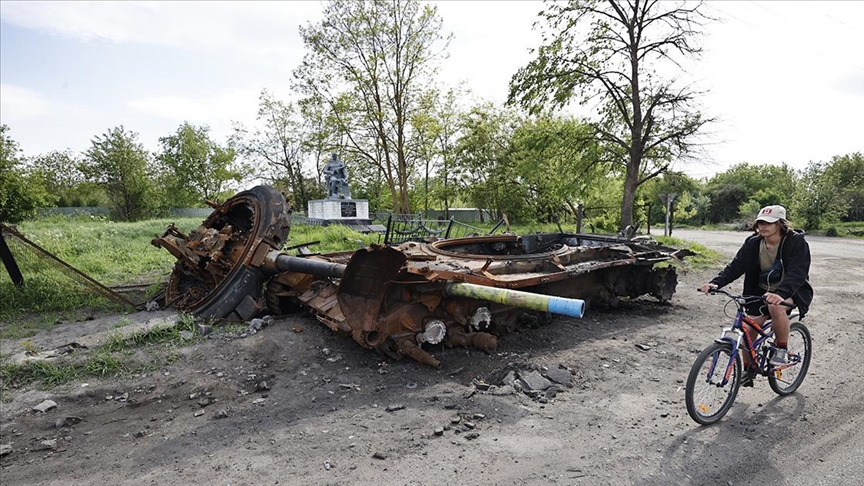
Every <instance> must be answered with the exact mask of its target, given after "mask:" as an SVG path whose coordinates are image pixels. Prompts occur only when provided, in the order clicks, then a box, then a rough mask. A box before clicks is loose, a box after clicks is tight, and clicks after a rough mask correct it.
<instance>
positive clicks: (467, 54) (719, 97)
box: [0, 0, 864, 177]
mask: <svg viewBox="0 0 864 486" xmlns="http://www.w3.org/2000/svg"><path fill="white" fill-rule="evenodd" d="M436 5H437V6H438V9H439V10H438V11H439V14H440V15H441V17H442V19H443V31H444V33H445V34H447V33H452V34H453V40H452V41H451V43H450V46H449V49H448V52H449V57H448V58H447V59H445V60H443V61H442V62H441V66H440V73H439V81H440V82H441V83H442V84H443V85H450V86H455V85H456V84H457V83H460V82H464V83H465V84H466V86H467V87H468V88H470V89H471V91H472V92H473V94H474V96H475V99H477V100H480V99H482V100H488V101H492V102H503V101H504V100H505V99H506V96H507V91H508V90H507V88H508V83H509V80H510V78H511V76H512V75H513V74H514V73H515V72H516V70H517V69H519V68H520V67H522V66H524V65H525V64H527V63H528V62H529V61H530V60H531V54H530V53H529V49H531V48H532V47H537V46H538V45H539V33H538V32H537V31H536V30H533V29H532V25H533V23H534V22H535V21H536V20H537V16H536V14H537V12H538V11H539V10H541V9H542V3H541V2H539V1H493V0H489V1H463V0H459V1H455V0H454V1H439V2H436ZM322 9H323V7H322V5H321V3H319V2H317V1H283V2H275V1H273V2H254V1H244V2H232V1H222V2H202V1H195V2H180V1H171V2H140V3H139V2H127V1H123V2H120V1H116V2H112V1H99V2H67V1H63V2H60V1H57V2H32V1H27V2H24V1H0V123H2V124H5V125H8V126H9V128H10V132H9V135H10V136H11V137H12V138H13V139H14V140H15V141H17V142H18V143H19V145H20V146H21V148H22V150H23V151H24V155H25V156H31V155H38V154H42V153H47V152H49V151H52V150H65V149H70V150H72V151H73V152H76V153H78V152H83V151H85V150H86V149H87V148H89V147H90V141H91V140H92V139H93V138H94V137H96V136H99V135H102V134H104V133H106V132H107V131H108V130H109V129H111V128H113V127H115V126H118V125H123V126H124V127H125V128H127V129H128V130H131V131H134V132H137V133H138V135H139V136H138V141H139V142H140V143H142V144H143V145H144V147H145V148H147V149H148V150H151V151H156V150H157V149H158V148H159V144H158V140H159V137H164V136H167V135H170V134H172V133H173V132H175V131H176V130H177V128H178V127H179V126H180V125H181V124H182V123H183V122H184V121H188V122H190V123H193V124H195V125H207V126H209V127H210V130H211V137H212V138H213V139H214V140H216V141H217V142H219V143H224V142H225V141H226V140H227V137H228V136H229V135H230V134H231V133H232V124H233V123H235V122H237V123H242V124H244V125H246V126H247V127H251V126H253V125H254V123H255V116H256V113H257V109H258V95H259V94H260V92H261V90H262V89H265V88H266V89H268V90H269V91H271V92H272V93H274V94H275V95H276V96H277V97H280V98H283V99H287V98H288V97H289V95H290V84H291V72H292V71H293V70H294V69H295V68H296V67H297V66H298V65H299V63H300V61H301V60H302V58H303V55H304V52H305V49H304V46H303V43H302V41H301V39H300V35H299V32H298V31H299V27H300V26H301V25H308V24H309V23H310V22H311V23H315V22H318V21H320V19H321V12H322ZM706 13H708V14H709V15H711V16H712V17H715V18H717V19H718V20H717V21H716V22H712V23H710V24H709V25H707V26H706V27H705V30H704V31H705V36H704V37H703V38H702V40H701V44H702V46H703V49H704V53H703V55H702V57H701V58H700V59H699V60H696V61H692V62H688V63H687V64H686V65H685V67H686V72H676V73H674V75H675V76H677V77H679V79H681V80H683V81H685V82H687V83H690V84H691V85H692V86H693V87H695V88H697V89H700V90H704V91H706V94H705V95H703V97H702V98H701V106H700V109H701V111H702V113H703V114H705V115H706V116H709V117H717V118H718V121H717V122H716V123H715V124H713V125H712V126H711V127H710V129H709V130H708V132H707V133H706V138H705V142H707V145H706V146H705V150H704V154H703V155H702V156H701V157H700V159H699V160H697V161H692V162H688V163H687V164H686V165H685V164H679V165H676V166H675V167H674V168H675V169H676V170H683V171H684V172H686V173H688V174H689V175H691V176H693V177H708V176H710V175H712V174H714V173H716V172H722V171H724V170H726V169H727V168H729V167H730V166H732V165H735V164H738V163H741V162H748V163H752V164H780V163H787V164H789V165H790V166H792V167H793V168H795V169H803V168H805V167H806V166H807V164H808V163H809V162H811V161H814V162H815V161H823V162H827V161H828V160H830V158H831V157H832V156H835V155H845V154H849V153H853V152H864V2H860V1H856V2H853V1H840V2H831V1H812V2H805V1H791V2H785V1H753V2H745V1H709V2H708V3H707V9H706ZM577 111H578V110H577ZM579 113H580V114H585V115H588V116H591V115H592V113H590V110H589V112H587V113H585V112H584V110H583V111H580V112H579Z"/></svg>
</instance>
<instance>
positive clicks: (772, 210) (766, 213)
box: [756, 206, 786, 223]
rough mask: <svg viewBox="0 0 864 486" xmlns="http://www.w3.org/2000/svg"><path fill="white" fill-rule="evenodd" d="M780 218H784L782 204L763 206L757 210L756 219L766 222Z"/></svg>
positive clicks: (784, 213) (774, 221)
mask: <svg viewBox="0 0 864 486" xmlns="http://www.w3.org/2000/svg"><path fill="white" fill-rule="evenodd" d="M781 219H786V208H784V207H783V206H765V207H764V208H762V209H760V210H759V214H758V215H757V216H756V221H765V222H767V223H776V222H777V221H779V220H781Z"/></svg>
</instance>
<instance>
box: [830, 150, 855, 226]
mask: <svg viewBox="0 0 864 486" xmlns="http://www.w3.org/2000/svg"><path fill="white" fill-rule="evenodd" d="M825 173H826V177H828V178H829V179H830V180H833V181H836V182H835V183H836V184H837V185H836V190H837V191H838V192H839V193H840V194H839V199H840V204H841V206H844V207H846V213H845V214H843V215H841V217H840V219H841V220H843V221H864V156H862V155H861V153H860V152H855V153H853V154H848V155H843V156H834V157H832V158H831V163H830V164H828V166H827V167H826V168H825Z"/></svg>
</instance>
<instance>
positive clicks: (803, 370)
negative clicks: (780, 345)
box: [768, 322, 813, 395]
mask: <svg viewBox="0 0 864 486" xmlns="http://www.w3.org/2000/svg"><path fill="white" fill-rule="evenodd" d="M812 346H813V342H812V340H811V339H810V331H809V330H808V329H807V326H805V325H804V324H801V323H800V322H794V323H792V325H791V326H790V327H789V347H788V349H789V359H790V362H791V363H792V366H790V367H788V368H786V369H782V370H774V371H771V372H770V373H768V384H769V385H771V389H772V390H774V393H776V394H778V395H789V394H790V393H793V392H794V391H795V390H797V389H798V387H799V386H801V383H802V382H803V381H804V377H805V376H807V370H808V369H809V368H810V357H811V354H812V352H813V347H812Z"/></svg>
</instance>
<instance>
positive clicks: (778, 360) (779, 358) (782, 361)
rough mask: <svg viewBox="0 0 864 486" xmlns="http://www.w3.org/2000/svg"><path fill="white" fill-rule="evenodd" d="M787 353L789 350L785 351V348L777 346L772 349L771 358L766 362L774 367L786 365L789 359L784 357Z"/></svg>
mask: <svg viewBox="0 0 864 486" xmlns="http://www.w3.org/2000/svg"><path fill="white" fill-rule="evenodd" d="M787 354H789V351H787V350H786V348H777V349H776V350H775V351H774V356H771V360H770V361H768V364H770V365H771V366H774V367H775V368H776V367H780V366H786V365H788V364H789V360H788V359H787V358H786V355H787Z"/></svg>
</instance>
